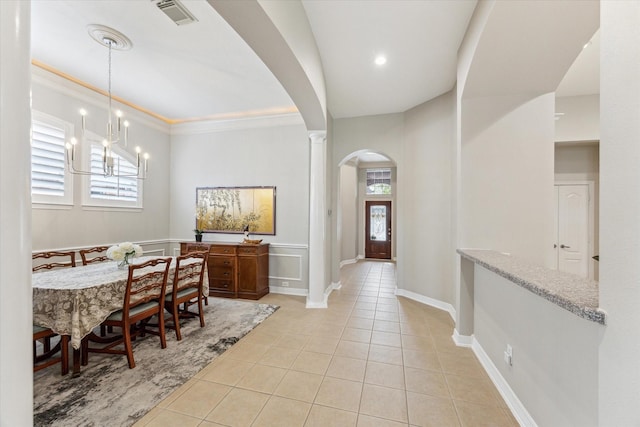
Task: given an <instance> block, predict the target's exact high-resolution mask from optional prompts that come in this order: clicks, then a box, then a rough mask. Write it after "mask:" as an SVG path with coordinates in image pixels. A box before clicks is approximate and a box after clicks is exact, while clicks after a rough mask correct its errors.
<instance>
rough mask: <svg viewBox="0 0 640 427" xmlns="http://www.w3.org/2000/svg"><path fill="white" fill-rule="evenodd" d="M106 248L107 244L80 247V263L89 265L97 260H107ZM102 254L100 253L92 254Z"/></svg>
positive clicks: (107, 247)
mask: <svg viewBox="0 0 640 427" xmlns="http://www.w3.org/2000/svg"><path fill="white" fill-rule="evenodd" d="M107 249H109V246H95V247H93V248H87V249H80V251H79V252H80V257H81V258H82V265H89V264H94V263H98V262H103V261H108V260H109V258H107V253H106V252H107ZM94 254H102V255H94Z"/></svg>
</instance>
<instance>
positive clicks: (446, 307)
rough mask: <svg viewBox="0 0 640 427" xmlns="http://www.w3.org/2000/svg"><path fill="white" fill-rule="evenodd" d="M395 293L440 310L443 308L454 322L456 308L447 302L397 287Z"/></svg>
mask: <svg viewBox="0 0 640 427" xmlns="http://www.w3.org/2000/svg"><path fill="white" fill-rule="evenodd" d="M396 295H398V296H401V297H405V298H409V299H412V300H414V301H418V302H421V303H422V304H426V305H430V306H431V307H435V308H438V309H440V310H444V311H446V312H447V313H449V316H451V319H453V321H454V322H455V321H456V309H455V308H453V306H452V305H451V304H449V303H448V302H443V301H440V300H437V299H434V298H429V297H425V296H424V295H420V294H417V293H415V292H411V291H408V290H406V289H399V288H396Z"/></svg>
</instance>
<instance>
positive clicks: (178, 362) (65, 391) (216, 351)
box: [33, 298, 278, 427]
mask: <svg viewBox="0 0 640 427" xmlns="http://www.w3.org/2000/svg"><path fill="white" fill-rule="evenodd" d="M277 309H278V307H277V306H274V305H267V304H257V303H252V302H245V301H237V300H229V299H222V298H209V305H208V306H205V310H204V311H205V324H206V326H205V327H204V328H200V322H199V320H198V319H197V318H194V319H187V320H184V321H181V323H180V325H181V328H180V330H181V332H182V341H177V340H176V338H175V331H173V330H167V348H165V349H161V348H160V339H159V338H158V337H156V336H154V335H148V336H146V337H144V338H140V339H138V340H136V341H135V342H134V349H133V355H134V357H135V361H136V367H135V368H134V369H129V367H128V365H127V358H126V357H125V356H119V355H108V354H97V353H90V354H89V365H88V366H83V367H82V372H81V374H80V375H79V376H78V377H76V378H74V377H72V375H71V374H69V375H65V376H64V377H63V376H61V375H60V365H53V366H52V367H50V368H47V369H43V370H42V371H39V372H36V373H35V374H34V384H33V388H34V397H33V399H34V408H33V412H34V416H33V425H34V426H64V427H70V426H87V427H89V426H93V427H102V426H130V425H132V424H134V423H135V422H136V421H137V420H138V419H140V418H141V417H142V416H143V415H145V414H146V413H147V412H148V411H149V410H150V409H152V408H153V407H154V406H155V405H157V404H158V403H159V402H160V401H162V400H163V399H164V398H165V397H167V396H168V395H169V394H170V393H171V392H172V391H173V390H175V389H176V388H178V387H179V386H180V385H182V384H184V383H185V382H186V381H187V380H189V379H190V378H192V377H193V376H194V375H195V374H196V373H198V372H199V371H200V370H201V369H202V368H204V367H205V366H207V365H208V364H209V363H210V362H211V361H212V360H213V359H215V358H216V357H218V356H219V355H220V354H222V353H224V352H225V350H227V349H228V348H229V347H231V346H232V345H233V344H235V343H236V342H237V341H238V340H239V339H240V338H242V337H243V336H244V335H246V334H247V333H249V331H251V330H252V329H253V328H255V327H256V326H258V325H259V324H260V323H261V322H262V321H263V320H265V319H266V318H267V317H269V316H270V315H271V314H273V313H274V312H275V311H276V310H277ZM70 356H71V355H70Z"/></svg>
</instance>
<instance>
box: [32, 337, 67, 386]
mask: <svg viewBox="0 0 640 427" xmlns="http://www.w3.org/2000/svg"><path fill="white" fill-rule="evenodd" d="M56 335H57V334H56V333H55V332H53V331H52V330H51V329H49V328H43V327H42V326H37V325H33V372H37V371H39V370H41V369H44V368H47V367H49V366H51V365H55V364H56V363H58V362H60V365H61V369H60V372H61V374H62V375H66V374H68V373H69V335H61V336H60V341H58V343H57V344H56V345H55V347H53V348H50V349H48V350H46V349H45V350H44V351H43V352H42V353H41V354H38V352H37V345H36V341H38V340H43V341H44V342H47V343H50V339H51V338H53V337H55V336H56ZM44 342H43V345H44ZM57 353H60V355H59V356H57V357H54V356H55V355H56V354H57Z"/></svg>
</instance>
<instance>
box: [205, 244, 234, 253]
mask: <svg viewBox="0 0 640 427" xmlns="http://www.w3.org/2000/svg"><path fill="white" fill-rule="evenodd" d="M211 254H212V255H235V254H236V247H235V246H226V245H211Z"/></svg>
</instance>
